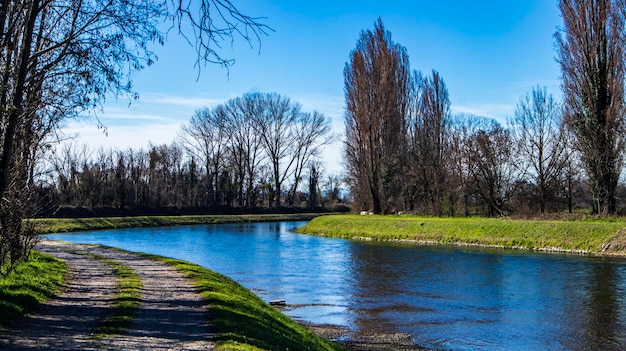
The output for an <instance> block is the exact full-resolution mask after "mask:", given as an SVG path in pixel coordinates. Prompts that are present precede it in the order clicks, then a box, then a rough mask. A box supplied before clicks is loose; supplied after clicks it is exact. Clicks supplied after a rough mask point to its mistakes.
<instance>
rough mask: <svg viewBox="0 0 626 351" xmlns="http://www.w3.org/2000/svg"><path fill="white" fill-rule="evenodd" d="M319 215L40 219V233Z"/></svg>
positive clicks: (269, 219) (38, 230) (306, 217)
mask: <svg viewBox="0 0 626 351" xmlns="http://www.w3.org/2000/svg"><path fill="white" fill-rule="evenodd" d="M316 216H319V214H314V213H298V214H255V215H197V216H138V217H98V218H37V219H32V221H33V222H35V230H36V231H37V233H38V234H48V233H64V232H76V231H83V230H99V229H117V228H136V227H159V226H168V225H189V224H218V223H246V222H275V221H299V220H307V221H308V220H310V219H312V218H314V217H316Z"/></svg>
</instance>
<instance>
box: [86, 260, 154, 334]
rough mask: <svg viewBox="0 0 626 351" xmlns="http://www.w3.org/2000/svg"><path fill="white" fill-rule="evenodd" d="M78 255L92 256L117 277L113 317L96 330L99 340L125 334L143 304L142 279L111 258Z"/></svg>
mask: <svg viewBox="0 0 626 351" xmlns="http://www.w3.org/2000/svg"><path fill="white" fill-rule="evenodd" d="M77 253H78V254H81V255H87V256H90V257H92V258H94V259H96V260H98V261H100V262H102V263H105V264H106V265H108V266H109V267H111V268H112V269H113V274H115V276H116V277H117V279H118V281H117V289H116V293H115V300H114V302H113V307H114V309H113V315H112V316H110V317H109V318H107V319H106V320H105V321H104V322H103V323H102V324H101V325H99V326H98V327H97V328H96V330H95V336H96V337H98V338H101V337H105V336H109V335H119V334H123V333H125V332H126V331H128V329H129V328H130V325H131V324H132V323H133V320H134V316H135V313H136V312H137V310H138V308H139V304H140V303H141V288H142V287H143V284H142V283H141V278H140V277H139V275H137V273H135V271H133V270H132V269H131V268H130V267H128V266H126V265H124V264H122V263H120V262H118V261H116V260H112V259H110V258H107V257H104V256H100V255H96V254H92V253H86V252H82V251H77Z"/></svg>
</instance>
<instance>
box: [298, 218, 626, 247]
mask: <svg viewBox="0 0 626 351" xmlns="http://www.w3.org/2000/svg"><path fill="white" fill-rule="evenodd" d="M298 232H300V233H303V234H312V235H321V236H328V237H341V238H348V239H357V240H379V241H397V242H411V243H418V244H441V245H461V246H483V247H494V248H506V249H521V250H536V251H550V252H568V253H578V254H594V255H615V256H626V220H622V219H586V220H573V221H564V220H513V219H504V218H435V217H420V216H410V215H402V216H378V215H366V216H360V215H336V216H323V217H317V218H314V219H312V220H311V221H310V222H309V223H308V224H307V225H305V226H304V227H302V228H299V229H298Z"/></svg>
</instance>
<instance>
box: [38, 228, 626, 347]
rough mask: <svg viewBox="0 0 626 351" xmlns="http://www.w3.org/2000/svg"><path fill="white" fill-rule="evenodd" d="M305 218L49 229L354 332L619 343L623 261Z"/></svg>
mask: <svg viewBox="0 0 626 351" xmlns="http://www.w3.org/2000/svg"><path fill="white" fill-rule="evenodd" d="M303 224H304V222H283V223H252V224H225V225H203V226H180V227H161V228H137V229H119V230H104V231H94V232H84V233H79V234H54V235H48V237H49V238H51V239H58V240H66V241H72V242H81V243H98V244H104V245H110V246H114V247H119V248H123V249H126V250H131V251H141V252H148V253H153V254H158V255H164V256H169V257H175V258H179V259H184V260H188V261H191V262H194V263H197V264H200V265H203V266H205V267H208V268H210V269H212V270H215V271H217V272H220V273H222V274H225V275H228V276H230V277H231V278H233V279H235V280H237V281H238V282H239V283H241V284H242V285H244V286H246V287H247V288H249V289H252V290H253V291H255V292H256V293H257V294H258V295H259V296H260V297H261V298H263V299H264V300H266V301H268V300H272V299H285V300H286V301H287V303H289V304H295V305H297V306H300V307H297V308H294V309H293V310H290V311H288V312H287V313H288V314H289V315H291V316H293V317H295V318H299V319H302V320H306V321H310V322H314V323H331V324H339V325H343V326H347V327H348V328H350V329H351V330H352V331H353V332H354V333H361V332H364V333H367V332H388V333H395V332H403V333H408V334H410V335H412V336H413V340H414V343H415V344H417V345H420V346H423V347H427V348H435V349H446V350H584V349H588V350H624V349H626V296H625V293H626V261H624V260H612V259H605V258H589V257H578V256H562V255H552V254H533V253H523V252H515V251H496V250H478V249H458V248H442V247H434V246H406V245H394V244H380V243H376V244H373V243H365V242H353V241H348V240H342V239H330V238H321V237H314V236H307V235H299V234H294V233H293V232H292V231H291V230H292V229H294V228H295V227H298V226H300V225H303Z"/></svg>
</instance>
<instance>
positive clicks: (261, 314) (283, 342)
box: [148, 255, 341, 351]
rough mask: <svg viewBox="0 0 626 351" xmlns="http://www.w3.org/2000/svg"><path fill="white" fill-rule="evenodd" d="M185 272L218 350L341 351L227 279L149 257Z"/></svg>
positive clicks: (170, 260)
mask: <svg viewBox="0 0 626 351" xmlns="http://www.w3.org/2000/svg"><path fill="white" fill-rule="evenodd" d="M148 257H150V258H152V259H157V260H160V261H163V262H166V263H168V264H170V265H172V266H174V267H176V268H178V269H180V270H182V271H183V272H185V273H186V274H187V275H188V276H189V277H190V278H191V279H192V280H193V281H194V282H195V284H196V286H197V287H198V288H199V289H200V291H201V292H202V295H203V296H204V298H205V299H206V300H207V302H208V303H209V304H210V316H211V324H212V326H213V328H214V330H215V331H216V332H217V335H218V336H217V337H216V341H217V342H218V350H220V351H224V350H228V351H239V350H311V351H316V350H320V351H321V350H341V347H339V346H338V345H336V344H334V343H332V342H330V341H328V340H326V339H323V338H320V337H318V336H317V335H315V334H314V333H313V332H312V331H310V330H309V329H307V328H305V327H303V326H301V325H299V324H297V323H295V322H293V321H292V320H291V319H290V318H289V317H287V316H285V315H284V314H282V313H281V312H279V311H278V310H276V309H275V308H273V307H271V306H270V305H268V304H267V303H265V302H263V301H262V300H261V299H259V298H258V297H257V296H256V295H254V294H253V293H252V292H250V291H249V290H247V289H246V288H244V287H242V286H241V285H239V284H237V283H236V282H235V281H233V280H231V279H230V278H228V277H226V276H223V275H221V274H218V273H215V272H213V271H210V270H208V269H206V268H203V267H200V266H197V265H194V264H191V263H188V262H184V261H180V260H175V259H170V258H163V257H157V256H152V255H149V256H148Z"/></svg>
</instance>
